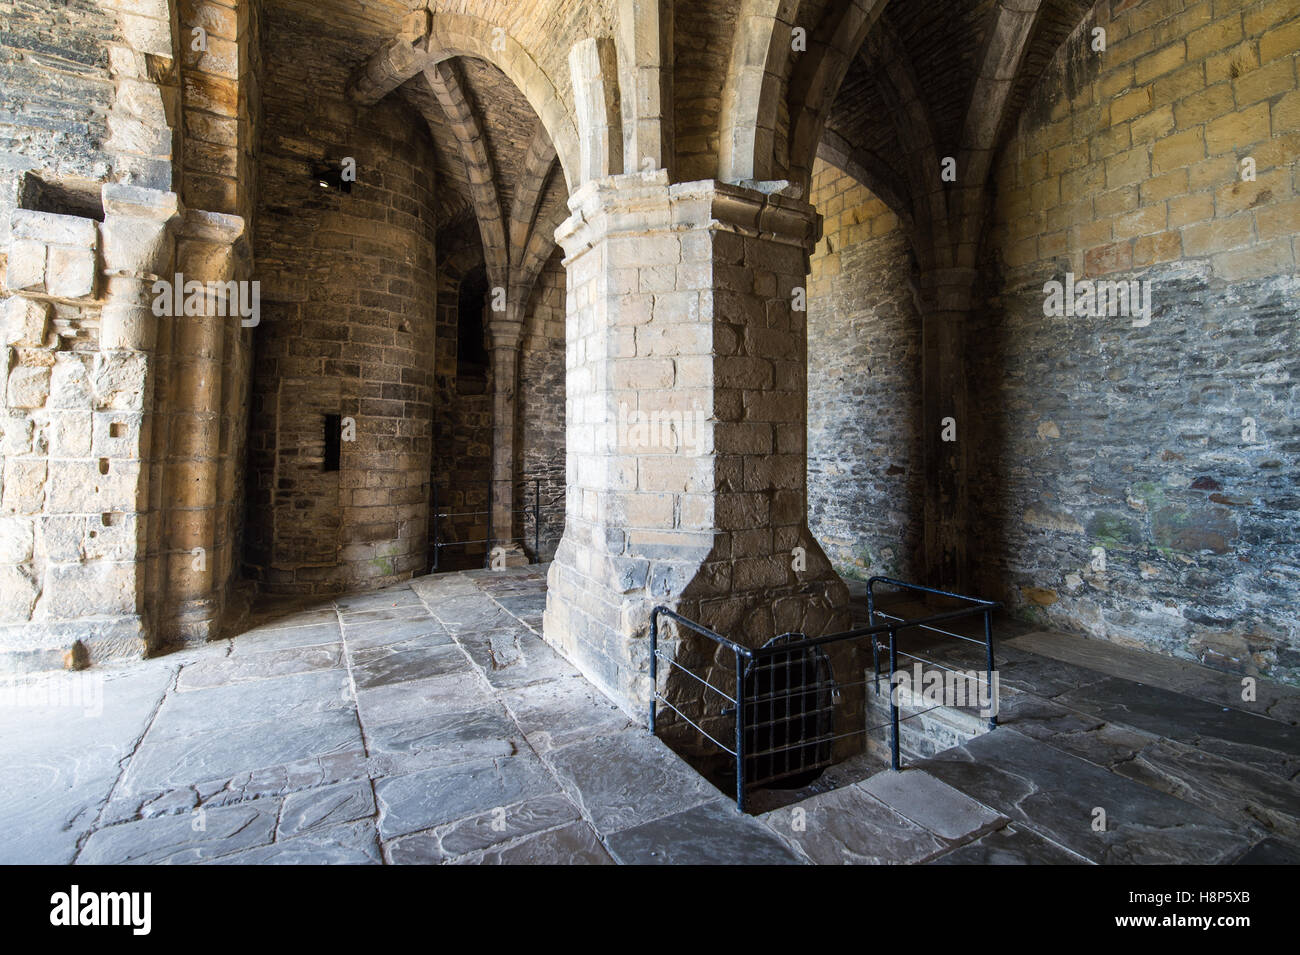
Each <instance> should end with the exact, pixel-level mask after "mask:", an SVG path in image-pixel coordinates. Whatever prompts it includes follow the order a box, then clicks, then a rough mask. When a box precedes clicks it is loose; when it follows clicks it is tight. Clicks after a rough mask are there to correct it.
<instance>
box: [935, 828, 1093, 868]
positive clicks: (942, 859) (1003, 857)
mask: <svg viewBox="0 0 1300 955" xmlns="http://www.w3.org/2000/svg"><path fill="white" fill-rule="evenodd" d="M930 864H931V865H1083V864H1084V860H1083V859H1082V858H1081V857H1079V856H1077V855H1075V854H1074V853H1072V852H1067V851H1066V850H1065V849H1062V848H1061V847H1060V846H1058V845H1054V844H1053V843H1051V842H1048V841H1047V840H1046V839H1043V838H1042V837H1040V836H1037V835H1035V834H1034V833H1033V832H1031V831H1029V830H1027V829H1021V828H1019V827H1016V826H1005V827H1003V828H1001V829H998V830H997V831H996V832H990V833H988V834H987V835H985V836H981V837H980V838H979V839H977V840H975V841H974V842H972V843H969V844H967V845H964V846H961V847H960V848H958V849H954V850H953V851H952V852H948V853H945V854H944V855H941V856H939V858H937V859H931V860H930Z"/></svg>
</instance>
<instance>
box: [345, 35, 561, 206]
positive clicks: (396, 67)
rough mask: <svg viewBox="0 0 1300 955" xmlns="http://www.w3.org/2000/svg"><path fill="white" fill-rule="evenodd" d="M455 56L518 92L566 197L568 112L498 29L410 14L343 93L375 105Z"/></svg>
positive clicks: (531, 61) (532, 62)
mask: <svg viewBox="0 0 1300 955" xmlns="http://www.w3.org/2000/svg"><path fill="white" fill-rule="evenodd" d="M456 56H469V57H475V58H477V59H480V60H485V61H486V62H488V63H491V64H492V65H493V66H495V67H496V68H497V69H499V70H500V71H501V72H502V73H504V74H505V75H506V78H507V79H509V80H510V82H512V83H514V84H515V86H516V87H518V89H519V91H520V92H521V93H523V95H524V98H525V99H527V100H528V104H529V105H530V106H531V107H532V108H533V112H534V113H536V114H537V116H538V117H539V118H540V119H541V121H542V123H543V125H544V126H545V127H546V132H547V135H548V136H550V139H551V142H552V143H554V144H555V151H556V154H557V156H558V157H559V160H560V167H561V168H562V169H563V170H564V179H565V183H566V184H567V186H568V187H569V191H570V192H572V191H573V189H574V188H575V187H576V185H577V182H578V169H579V160H578V124H577V121H576V119H575V117H574V114H573V111H572V110H571V109H570V108H569V106H568V105H567V103H566V102H565V99H564V97H563V96H562V95H561V94H560V88H559V87H557V86H556V84H555V82H554V81H553V80H552V78H551V77H550V76H548V75H547V73H546V71H545V70H543V69H542V68H541V66H539V65H538V62H537V58H536V57H534V56H533V55H532V54H531V53H530V52H529V51H528V50H527V49H526V48H525V47H524V46H523V44H521V43H520V42H519V41H518V40H516V39H515V38H514V37H512V36H510V34H509V33H507V32H506V30H505V28H504V27H502V26H500V25H498V24H495V23H492V22H490V21H488V20H484V19H481V18H479V17H475V16H470V15H468V14H462V13H431V12H430V11H428V10H416V11H414V12H413V13H412V14H411V15H410V16H408V17H407V19H406V21H405V23H404V25H403V29H402V32H401V33H400V34H399V35H398V36H397V37H396V38H395V39H393V40H390V41H389V42H388V43H386V44H385V45H384V46H383V47H381V48H380V49H379V50H378V51H377V52H375V54H374V55H372V56H371V57H370V59H368V60H367V61H366V62H365V63H364V64H363V65H362V67H361V69H360V70H359V71H358V72H357V73H356V75H355V76H354V77H353V79H352V81H351V82H350V83H349V85H348V93H349V95H350V96H351V98H352V99H353V100H354V101H355V102H358V103H362V104H369V103H375V102H378V101H379V100H381V99H383V97H385V96H387V95H388V94H389V93H391V92H392V91H393V90H395V89H397V87H399V86H401V85H402V84H403V83H404V82H406V81H407V80H409V79H410V78H411V77H413V76H415V75H416V74H417V73H419V72H420V71H421V70H424V69H426V68H428V67H430V66H433V65H434V64H437V63H441V62H442V61H444V60H449V59H451V58H452V57H456Z"/></svg>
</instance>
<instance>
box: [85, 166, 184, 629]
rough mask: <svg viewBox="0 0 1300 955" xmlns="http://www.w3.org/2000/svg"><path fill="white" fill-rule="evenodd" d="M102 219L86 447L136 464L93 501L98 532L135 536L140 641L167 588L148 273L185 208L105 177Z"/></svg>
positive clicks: (166, 263) (167, 258) (170, 242)
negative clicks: (105, 497)
mask: <svg viewBox="0 0 1300 955" xmlns="http://www.w3.org/2000/svg"><path fill="white" fill-rule="evenodd" d="M103 199H104V213H105V215H104V222H103V225H101V226H100V234H101V250H102V256H103V268H104V274H105V276H106V277H107V293H106V296H105V302H104V307H103V311H102V313H101V317H100V332H99V352H100V354H99V358H98V360H97V361H96V371H97V378H98V379H99V381H101V382H103V385H101V386H100V387H98V388H97V389H96V392H97V397H96V401H95V405H94V410H95V418H96V422H95V429H94V438H93V446H92V453H93V454H94V455H96V456H101V457H104V458H107V460H108V461H109V462H110V467H111V468H112V469H113V470H115V471H118V472H126V473H133V474H134V475H135V478H134V480H133V482H132V486H131V487H130V493H129V497H123V499H122V500H121V501H120V503H119V504H118V505H117V506H112V507H110V506H105V505H104V504H97V505H96V506H97V507H98V508H99V509H100V510H102V511H103V512H104V513H103V515H102V517H101V521H102V522H103V523H104V524H105V528H101V532H102V533H112V531H111V530H108V528H112V527H113V526H114V525H116V524H117V523H121V524H123V525H124V529H129V530H130V531H131V533H132V536H133V540H134V551H133V553H132V557H133V559H134V564H133V566H132V573H133V576H134V580H133V581H132V582H131V584H130V586H131V588H132V590H133V591H134V593H135V594H136V600H137V603H138V605H139V608H140V610H141V611H143V612H146V613H147V614H148V615H149V616H148V623H147V626H146V627H145V628H144V632H143V634H142V635H143V636H144V637H145V642H146V646H145V649H146V651H152V650H154V649H157V647H158V646H159V644H160V642H161V641H160V639H159V633H158V627H157V623H158V621H157V617H156V616H155V615H154V614H155V611H156V607H157V605H158V601H159V600H160V598H161V594H162V592H163V591H165V589H166V583H165V577H164V574H165V568H164V566H163V565H162V562H161V554H160V548H159V547H158V544H157V542H158V540H159V537H160V535H161V534H162V523H163V521H164V519H165V517H164V515H163V514H162V513H161V510H160V509H159V508H158V507H157V506H156V501H157V494H156V493H154V491H153V488H154V484H155V482H156V481H158V480H159V479H160V478H161V476H162V473H163V466H164V462H163V460H162V459H160V457H159V456H158V455H157V453H156V446H157V445H156V442H155V438H156V437H157V435H156V433H155V427H156V426H157V424H158V419H157V417H156V414H155V411H156V406H157V395H156V392H155V384H156V382H157V380H158V370H157V364H158V361H157V355H156V350H157V344H158V323H159V321H160V319H159V318H158V317H157V316H156V315H155V314H154V312H153V307H152V306H153V300H154V291H153V285H154V282H155V281H156V280H157V279H158V278H161V277H168V278H169V280H170V275H171V273H172V271H173V269H172V265H173V261H174V256H173V251H174V245H175V236H174V232H175V228H176V226H177V225H178V224H179V223H180V221H181V217H182V212H181V209H180V205H179V201H178V199H177V196H176V195H175V193H171V192H161V191H158V190H154V189H145V188H141V187H136V186H125V185H106V186H104V187H103Z"/></svg>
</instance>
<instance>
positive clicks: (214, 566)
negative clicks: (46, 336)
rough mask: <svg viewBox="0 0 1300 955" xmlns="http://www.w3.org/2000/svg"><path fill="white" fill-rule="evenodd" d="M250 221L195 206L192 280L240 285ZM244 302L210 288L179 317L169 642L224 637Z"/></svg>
mask: <svg viewBox="0 0 1300 955" xmlns="http://www.w3.org/2000/svg"><path fill="white" fill-rule="evenodd" d="M243 233H244V220H243V219H241V218H240V217H238V216H232V215H224V214H222V213H218V212H203V211H198V210H193V209H192V210H189V211H187V213H186V215H185V219H184V227H183V230H182V232H181V235H180V237H179V241H178V243H177V249H176V263H177V271H178V272H179V273H180V274H181V275H182V276H184V280H185V282H186V283H189V282H201V283H203V284H204V285H206V286H207V287H208V288H209V289H213V288H215V286H216V284H217V283H221V284H222V285H223V286H225V283H233V282H234V281H236V280H238V279H242V278H243V275H244V274H245V272H246V268H244V267H243V266H244V264H245V263H243V262H241V255H240V252H241V251H242V249H241V246H242V241H241V237H242V236H243ZM238 301H239V299H234V302H233V303H232V302H230V301H227V302H225V303H223V302H219V301H217V299H216V296H214V295H213V293H212V292H211V291H209V292H208V293H207V308H206V310H205V312H204V314H202V315H177V316H173V317H171V318H168V319H165V320H166V321H168V322H170V323H171V335H170V339H169V341H170V345H171V361H170V367H169V373H168V379H167V383H168V389H167V394H166V395H165V396H164V399H165V404H164V405H163V408H164V409H165V411H166V418H165V424H164V426H165V428H166V432H165V434H166V437H167V443H166V448H167V452H168V462H167V467H166V472H165V477H164V485H163V487H164V491H163V501H162V506H163V508H164V513H165V515H166V517H165V523H164V530H163V538H162V540H163V547H164V551H165V556H164V559H163V572H164V574H165V582H166V586H165V588H164V591H165V594H166V597H165V600H164V604H163V608H162V619H161V621H160V624H161V629H162V633H161V634H160V636H161V637H162V638H163V640H164V641H165V642H168V643H196V642H201V641H203V640H206V639H209V638H210V637H213V636H215V635H216V630H217V626H218V623H219V619H220V615H221V609H222V608H221V599H222V593H221V589H222V588H221V585H222V583H223V581H222V580H221V579H220V577H219V575H218V573H217V571H218V569H219V566H220V565H219V561H218V559H217V557H218V548H219V546H220V544H222V543H223V542H220V541H218V540H217V539H216V528H217V517H218V512H219V507H220V503H221V501H220V497H219V494H218V491H219V487H220V480H219V466H220V459H221V425H222V420H221V419H222V394H221V386H222V379H223V370H222V363H223V361H224V357H225V356H224V350H225V341H226V336H227V327H226V326H227V325H229V324H234V325H236V326H238V325H239V324H240V321H241V316H240V315H239V314H238V309H237V307H235V303H238Z"/></svg>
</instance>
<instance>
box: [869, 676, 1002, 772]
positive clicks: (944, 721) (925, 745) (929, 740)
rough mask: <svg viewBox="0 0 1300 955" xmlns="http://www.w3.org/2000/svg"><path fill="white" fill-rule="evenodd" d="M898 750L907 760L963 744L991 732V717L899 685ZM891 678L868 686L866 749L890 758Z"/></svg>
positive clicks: (884, 757) (886, 758) (924, 757)
mask: <svg viewBox="0 0 1300 955" xmlns="http://www.w3.org/2000/svg"><path fill="white" fill-rule="evenodd" d="M897 695H898V702H899V707H898V719H899V722H898V749H899V752H900V753H901V754H902V756H903V757H905V758H908V759H926V758H928V757H930V756H934V755H936V754H938V753H941V752H943V751H944V750H946V749H950V748H952V747H953V746H960V745H961V744H962V743H965V742H967V741H969V740H972V739H974V738H975V737H977V736H979V735H981V734H983V733H987V732H988V719H987V717H984V716H981V715H980V713H979V711H978V710H977V709H974V708H971V707H957V706H942V705H940V706H935V705H934V703H933V702H931V701H927V700H926V699H925V698H924V696H923V693H921V692H918V691H915V690H911V689H906V688H903V687H899V691H898V694H897ZM890 722H891V714H890V706H889V681H888V680H887V679H881V681H880V689H879V691H877V690H876V689H875V688H874V686H873V685H871V684H869V685H868V687H867V706H866V725H867V727H868V731H867V752H868V753H870V754H871V755H872V756H874V757H876V758H879V759H883V760H888V759H889V756H890V746H891V744H890Z"/></svg>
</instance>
